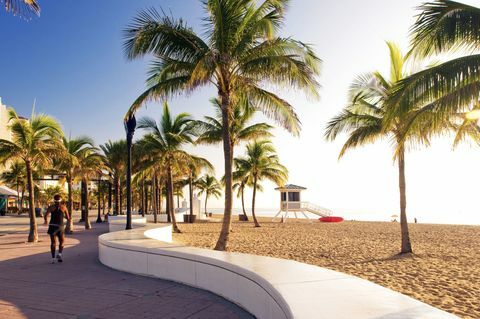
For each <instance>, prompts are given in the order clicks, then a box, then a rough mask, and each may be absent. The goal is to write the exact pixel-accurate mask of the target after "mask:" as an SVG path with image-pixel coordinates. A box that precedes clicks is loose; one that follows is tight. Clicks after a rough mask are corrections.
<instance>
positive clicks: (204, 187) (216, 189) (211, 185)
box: [197, 174, 222, 215]
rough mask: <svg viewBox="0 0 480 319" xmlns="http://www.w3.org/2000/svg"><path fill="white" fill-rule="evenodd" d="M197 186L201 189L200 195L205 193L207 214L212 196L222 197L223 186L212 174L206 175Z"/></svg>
mask: <svg viewBox="0 0 480 319" xmlns="http://www.w3.org/2000/svg"><path fill="white" fill-rule="evenodd" d="M197 187H198V189H199V190H200V191H199V192H198V195H202V194H203V193H205V215H206V214H207V202H208V198H209V197H210V196H214V197H215V198H218V197H220V195H221V194H222V187H221V186H220V183H219V182H218V181H217V179H216V178H215V176H212V175H208V174H207V175H205V176H203V177H202V178H200V180H199V181H198V183H197Z"/></svg>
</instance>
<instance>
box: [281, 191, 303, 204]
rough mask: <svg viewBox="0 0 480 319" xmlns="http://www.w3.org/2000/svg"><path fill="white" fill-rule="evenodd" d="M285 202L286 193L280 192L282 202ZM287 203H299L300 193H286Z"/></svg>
mask: <svg viewBox="0 0 480 319" xmlns="http://www.w3.org/2000/svg"><path fill="white" fill-rule="evenodd" d="M286 201H287V193H286V192H282V202H286ZM288 201H289V202H299V201H300V193H299V192H289V193H288Z"/></svg>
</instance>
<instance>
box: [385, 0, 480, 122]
mask: <svg viewBox="0 0 480 319" xmlns="http://www.w3.org/2000/svg"><path fill="white" fill-rule="evenodd" d="M419 8H420V10H421V11H422V12H421V13H420V14H419V15H418V18H417V20H416V22H415V24H414V25H413V26H412V28H411V47H412V48H411V54H412V55H413V56H415V57H416V58H425V57H432V56H434V55H436V54H440V53H448V52H452V51H454V50H460V52H463V53H464V54H465V55H463V56H460V57H458V58H454V59H452V60H449V61H446V62H444V63H440V64H437V65H435V66H434V67H431V68H428V69H425V70H423V71H421V72H418V73H415V74H412V75H410V76H408V77H406V78H405V79H403V80H402V81H400V82H399V83H397V85H396V86H395V87H394V88H393V89H392V94H391V95H390V98H389V101H388V103H389V104H392V111H391V112H389V113H390V114H389V115H388V117H387V120H393V118H395V116H397V115H398V113H405V112H408V111H409V110H411V109H414V108H418V107H420V106H427V107H428V108H429V109H432V110H434V111H435V113H433V114H432V121H439V122H442V121H445V118H446V117H449V116H453V117H456V116H457V115H458V113H463V112H467V111H469V110H471V109H472V108H477V106H478V96H479V94H480V72H479V70H480V54H478V48H480V8H479V7H474V6H470V5H467V4H464V3H460V2H455V1H449V0H436V1H432V2H426V3H424V4H423V5H422V6H420V7H419Z"/></svg>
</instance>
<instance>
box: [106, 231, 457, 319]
mask: <svg viewBox="0 0 480 319" xmlns="http://www.w3.org/2000/svg"><path fill="white" fill-rule="evenodd" d="M171 230H172V229H171V226H170V225H163V226H160V227H159V226H158V225H156V226H155V227H153V228H152V227H147V228H146V229H145V228H143V229H133V230H129V231H120V232H114V233H108V234H104V235H101V236H100V237H99V258H100V261H101V262H102V263H103V264H105V265H107V266H109V267H112V268H115V269H118V270H122V271H126V272H130V273H135V274H139V275H145V276H152V277H157V278H162V279H167V280H172V281H176V282H180V283H184V284H187V285H190V286H194V287H198V288H201V289H204V290H208V291H211V292H213V293H215V294H218V295H220V296H223V297H224V298H226V299H228V300H230V301H232V302H234V303H236V304H238V305H239V306H241V307H242V308H244V309H246V310H247V311H249V312H250V313H252V314H253V315H255V316H256V317H257V318H261V319H263V318H267V319H270V318H271V319H282V318H285V319H290V318H301V319H304V318H305V319H312V318H336V319H342V318H344V319H352V318H359V319H380V318H381V319H388V318H391V319H394V318H395V319H400V318H402V319H403V318H418V319H420V318H421V319H433V318H435V319H441V318H457V317H456V316H453V315H451V314H448V313H446V312H443V311H441V310H438V309H436V308H434V307H431V306H429V305H426V304H424V303H422V302H420V301H417V300H415V299H412V298H410V297H407V296H404V295H402V294H400V293H397V292H394V291H392V290H389V289H387V288H384V287H381V286H379V285H376V284H374V283H371V282H369V281H366V280H363V279H360V278H357V277H353V276H349V275H346V274H342V273H339V272H335V271H332V270H328V269H324V268H320V267H316V266H312V265H307V264H303V263H299V262H295V261H291V260H285V259H278V258H271V257H263V256H255V255H249V254H240V253H230V252H219V251H213V250H208V249H201V248H195V247H188V246H184V245H181V244H175V243H172V237H171Z"/></svg>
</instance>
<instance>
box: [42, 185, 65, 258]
mask: <svg viewBox="0 0 480 319" xmlns="http://www.w3.org/2000/svg"><path fill="white" fill-rule="evenodd" d="M53 201H54V204H53V205H52V206H50V207H48V209H47V212H46V213H45V217H44V220H45V224H47V218H48V215H50V214H51V215H52V216H51V218H50V222H49V224H48V231H47V233H48V234H49V235H50V253H51V254H52V264H54V263H55V246H56V245H57V243H56V237H58V242H59V244H58V255H57V256H56V260H57V261H58V262H63V256H62V254H63V245H64V242H65V224H64V221H63V219H64V218H66V219H67V220H68V219H70V215H69V213H68V210H67V207H66V206H65V204H62V197H61V196H60V195H58V194H57V195H55V196H54V197H53Z"/></svg>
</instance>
